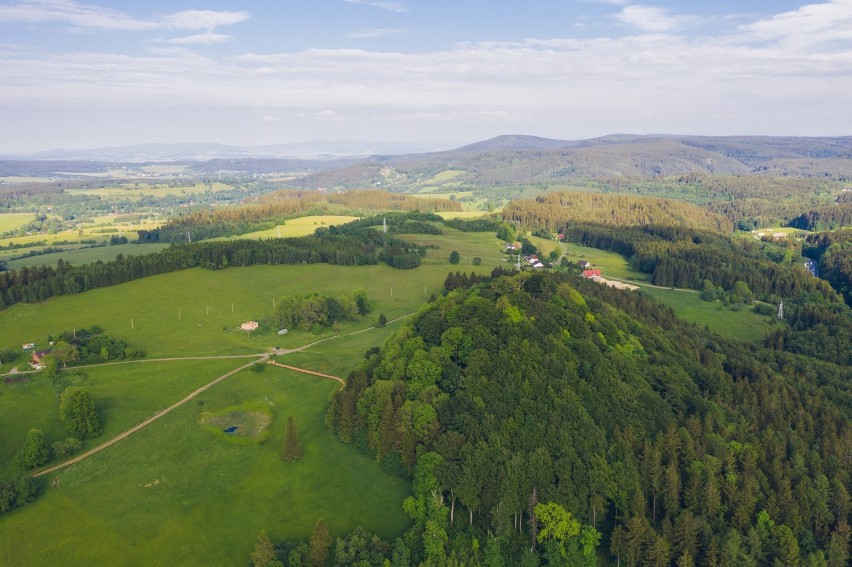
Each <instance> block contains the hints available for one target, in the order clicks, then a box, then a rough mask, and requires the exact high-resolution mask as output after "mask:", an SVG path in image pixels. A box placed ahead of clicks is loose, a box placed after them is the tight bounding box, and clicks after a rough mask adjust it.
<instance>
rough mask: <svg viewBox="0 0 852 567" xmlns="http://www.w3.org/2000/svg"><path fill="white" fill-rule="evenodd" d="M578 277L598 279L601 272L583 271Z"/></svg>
mask: <svg viewBox="0 0 852 567" xmlns="http://www.w3.org/2000/svg"><path fill="white" fill-rule="evenodd" d="M580 275H581V276H583V277H584V278H595V277H597V278H599V277H601V271H600V270H583V273H582V274H580Z"/></svg>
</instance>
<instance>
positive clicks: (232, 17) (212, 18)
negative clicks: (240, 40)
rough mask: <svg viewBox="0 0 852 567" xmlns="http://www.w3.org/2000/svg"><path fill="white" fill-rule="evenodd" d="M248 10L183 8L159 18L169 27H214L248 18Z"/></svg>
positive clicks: (185, 28)
mask: <svg viewBox="0 0 852 567" xmlns="http://www.w3.org/2000/svg"><path fill="white" fill-rule="evenodd" d="M249 18H250V16H249V14H248V12H242V11H241V12H214V11H212V10H185V11H183V12H175V13H174V14H166V15H165V16H162V17H161V18H160V20H161V21H162V23H163V24H164V25H165V26H167V27H168V28H169V29H175V30H198V29H207V30H212V29H216V28H218V27H219V26H227V25H231V24H238V23H240V22H243V21H245V20H247V19H249Z"/></svg>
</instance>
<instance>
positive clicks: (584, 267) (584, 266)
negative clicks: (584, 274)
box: [577, 260, 592, 270]
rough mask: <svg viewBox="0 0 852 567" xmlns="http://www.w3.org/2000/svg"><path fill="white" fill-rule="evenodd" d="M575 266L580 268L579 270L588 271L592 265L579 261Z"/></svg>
mask: <svg viewBox="0 0 852 567" xmlns="http://www.w3.org/2000/svg"><path fill="white" fill-rule="evenodd" d="M577 265H578V266H580V269H582V270H588V269H590V268H591V267H592V263H591V262H589V261H588V260H580V261H579V262H577Z"/></svg>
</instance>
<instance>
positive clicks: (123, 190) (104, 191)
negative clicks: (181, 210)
mask: <svg viewBox="0 0 852 567" xmlns="http://www.w3.org/2000/svg"><path fill="white" fill-rule="evenodd" d="M230 188H231V186H230V185H227V184H225V183H219V182H212V183H196V184H194V185H189V186H179V187H172V186H169V184H167V183H123V184H120V185H113V186H109V187H97V188H94V189H69V190H68V193H69V194H71V195H97V196H98V197H123V198H127V199H139V198H141V197H143V196H153V197H165V196H167V195H194V194H196V193H204V192H205V191H213V192H217V191H224V190H226V189H230Z"/></svg>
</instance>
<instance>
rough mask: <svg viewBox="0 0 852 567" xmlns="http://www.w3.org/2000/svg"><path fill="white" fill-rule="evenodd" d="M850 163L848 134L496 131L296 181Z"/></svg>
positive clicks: (767, 169)
mask: <svg viewBox="0 0 852 567" xmlns="http://www.w3.org/2000/svg"><path fill="white" fill-rule="evenodd" d="M850 166H852V137H838V138H797V137H756V136H751V137H749V136H728V137H702V136H635V135H619V136H605V137H603V138H595V139H590V140H579V141H567V140H550V139H546V138H537V137H534V136H499V137H497V138H493V139H491V140H485V141H482V142H477V143H474V144H470V145H467V146H464V147H461V148H458V149H454V150H448V151H442V152H432V153H425V154H409V155H398V156H376V157H373V158H369V159H367V160H364V161H363V162H361V163H357V164H353V165H350V166H348V167H345V168H340V169H334V170H327V171H320V172H316V173H315V174H312V175H309V176H307V177H305V178H303V179H301V180H300V181H299V182H298V183H300V184H301V185H302V186H304V187H308V188H318V187H343V188H356V187H366V186H382V187H397V188H399V189H403V188H405V187H408V186H411V185H412V183H414V182H420V181H427V180H428V179H429V178H430V177H432V176H433V175H435V174H436V173H439V172H441V171H445V170H453V171H457V172H458V175H457V177H456V178H455V179H454V182H458V183H461V184H463V185H469V186H476V187H492V186H505V185H519V184H521V185H523V184H546V185H548V184H554V183H565V182H567V181H579V180H596V179H608V178H613V177H615V178H620V177H627V178H659V177H665V176H670V175H679V174H685V173H693V174H694V173H706V174H713V175H732V174H733V175H758V176H767V175H770V176H779V177H781V176H794V177H813V178H821V179H822V180H826V179H832V180H836V181H845V180H848V179H849V176H848V172H849V171H850Z"/></svg>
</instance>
